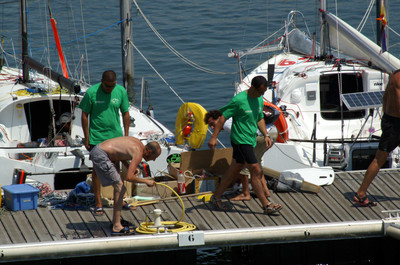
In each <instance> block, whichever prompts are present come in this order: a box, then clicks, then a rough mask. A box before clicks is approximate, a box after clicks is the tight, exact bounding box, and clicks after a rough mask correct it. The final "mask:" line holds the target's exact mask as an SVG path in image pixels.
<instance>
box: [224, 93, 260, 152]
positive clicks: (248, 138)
mask: <svg viewBox="0 0 400 265" xmlns="http://www.w3.org/2000/svg"><path fill="white" fill-rule="evenodd" d="M263 106H264V102H263V99H262V97H257V98H252V97H250V96H248V95H247V91H242V92H240V93H239V94H237V95H236V96H234V97H233V98H232V99H231V101H230V102H229V103H228V105H226V106H224V107H222V108H221V112H222V115H224V117H225V118H226V119H229V118H231V117H232V130H231V141H232V142H233V143H234V144H248V145H251V146H253V147H255V146H256V137H257V129H258V126H257V123H258V121H259V120H261V119H262V118H263V112H262V111H263Z"/></svg>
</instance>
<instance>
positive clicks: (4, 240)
mask: <svg viewBox="0 0 400 265" xmlns="http://www.w3.org/2000/svg"><path fill="white" fill-rule="evenodd" d="M11 243H12V241H11V239H10V237H9V236H8V234H7V231H6V229H5V228H4V226H3V223H2V222H1V215H0V245H7V244H11Z"/></svg>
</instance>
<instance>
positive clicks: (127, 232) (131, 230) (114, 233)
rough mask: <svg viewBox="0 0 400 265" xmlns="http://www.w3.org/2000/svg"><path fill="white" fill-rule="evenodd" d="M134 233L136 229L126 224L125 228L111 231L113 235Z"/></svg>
mask: <svg viewBox="0 0 400 265" xmlns="http://www.w3.org/2000/svg"><path fill="white" fill-rule="evenodd" d="M134 234H135V229H130V228H129V227H128V226H124V228H122V229H121V230H119V231H118V232H115V231H111V235H112V236H129V235H134Z"/></svg>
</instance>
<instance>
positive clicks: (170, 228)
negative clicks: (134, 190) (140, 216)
mask: <svg viewBox="0 0 400 265" xmlns="http://www.w3.org/2000/svg"><path fill="white" fill-rule="evenodd" d="M156 184H157V185H161V186H165V187H167V188H168V189H170V190H172V192H173V193H174V194H175V195H176V196H177V197H178V199H179V200H180V201H181V204H182V216H181V218H180V219H179V221H164V222H161V224H162V225H164V226H166V229H167V232H170V233H177V232H184V231H192V230H195V229H196V226H195V225H193V224H189V223H186V222H182V220H183V217H184V216H185V205H184V204H183V201H182V198H181V197H180V196H179V195H178V193H176V192H175V191H174V189H172V188H171V187H170V186H168V185H165V184H163V183H158V182H157V183H156ZM153 225H154V222H148V221H147V217H146V222H143V223H140V225H139V227H138V228H136V232H138V233H141V234H155V233H157V228H151V227H150V226H153ZM159 232H160V233H163V232H165V228H160V229H159Z"/></svg>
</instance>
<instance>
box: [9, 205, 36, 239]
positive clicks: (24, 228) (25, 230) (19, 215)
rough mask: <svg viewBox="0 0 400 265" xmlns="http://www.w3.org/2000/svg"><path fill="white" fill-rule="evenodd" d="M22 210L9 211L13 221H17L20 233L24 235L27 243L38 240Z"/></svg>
mask: <svg viewBox="0 0 400 265" xmlns="http://www.w3.org/2000/svg"><path fill="white" fill-rule="evenodd" d="M27 211H35V210H27ZM24 212H25V211H16V212H11V214H12V215H13V217H14V220H15V222H16V223H17V225H18V227H19V229H20V230H21V233H22V235H23V236H24V238H25V241H26V242H27V243H33V242H39V238H38V237H37V236H36V234H35V232H34V230H33V229H32V226H31V224H30V223H29V221H28V219H27V218H26V215H25V213H24Z"/></svg>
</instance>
